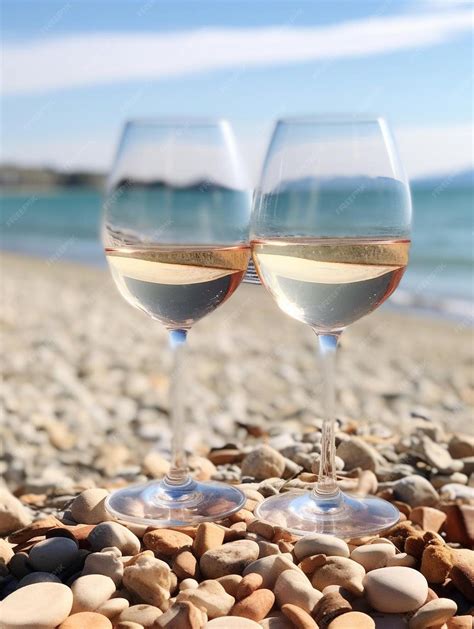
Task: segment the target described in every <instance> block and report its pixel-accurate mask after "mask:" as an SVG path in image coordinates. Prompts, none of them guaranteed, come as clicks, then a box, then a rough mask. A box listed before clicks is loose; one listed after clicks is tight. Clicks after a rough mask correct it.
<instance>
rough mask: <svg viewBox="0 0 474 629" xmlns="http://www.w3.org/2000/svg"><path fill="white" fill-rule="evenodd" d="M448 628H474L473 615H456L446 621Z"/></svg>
mask: <svg viewBox="0 0 474 629" xmlns="http://www.w3.org/2000/svg"><path fill="white" fill-rule="evenodd" d="M446 626H447V627H448V629H472V616H454V617H453V618H450V619H449V620H448V621H447V622H446Z"/></svg>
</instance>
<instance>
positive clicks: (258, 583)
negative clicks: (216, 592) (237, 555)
mask: <svg viewBox="0 0 474 629" xmlns="http://www.w3.org/2000/svg"><path fill="white" fill-rule="evenodd" d="M224 578H225V577H224ZM220 583H221V584H222V585H224V584H223V583H222V581H220ZM262 585H263V577H262V575H261V574H257V573H256V572H251V573H250V574H247V576H245V577H243V578H242V579H241V580H240V582H238V583H237V587H236V588H235V590H234V592H235V593H232V592H229V590H228V589H226V587H225V585H224V589H225V590H226V592H227V594H231V595H232V596H233V597H234V598H235V599H236V600H237V601H241V600H242V599H243V598H245V597H246V596H249V595H250V594H252V592H255V590H258V588H261V587H262ZM275 594H276V592H275Z"/></svg>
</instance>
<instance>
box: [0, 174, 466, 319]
mask: <svg viewBox="0 0 474 629" xmlns="http://www.w3.org/2000/svg"><path fill="white" fill-rule="evenodd" d="M412 199H413V209H414V221H413V233H412V248H411V252H410V263H409V266H408V270H407V272H406V273H405V276H404V277H403V279H402V282H401V284H400V287H399V289H398V290H397V291H396V292H395V294H394V295H393V297H392V298H391V299H390V302H389V303H391V304H392V306H393V305H395V306H397V307H403V308H416V309H418V310H426V311H429V312H431V313H438V314H440V315H443V316H450V317H454V318H456V319H460V320H463V321H464V322H466V323H470V322H472V318H473V304H474V276H473V260H474V212H473V188H472V187H469V186H464V187H456V186H454V184H452V183H451V184H449V183H448V185H446V186H445V187H443V186H442V185H437V186H436V185H424V186H415V187H413V189H412ZM0 202H1V211H0V226H1V227H0V248H1V249H5V250H9V251H16V252H24V253H31V254H34V255H39V256H41V257H44V258H46V259H48V260H49V261H50V262H56V261H60V260H64V259H67V260H75V261H81V262H85V263H88V264H94V265H97V264H99V265H102V264H105V259H104V256H103V252H102V246H101V244H100V237H99V233H100V225H99V224H100V214H101V203H102V198H101V195H100V193H99V192H98V191H97V190H92V189H74V188H68V189H57V190H48V191H31V192H25V191H22V192H19V191H4V192H3V193H2V194H1V197H0Z"/></svg>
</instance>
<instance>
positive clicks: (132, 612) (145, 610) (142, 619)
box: [119, 604, 163, 627]
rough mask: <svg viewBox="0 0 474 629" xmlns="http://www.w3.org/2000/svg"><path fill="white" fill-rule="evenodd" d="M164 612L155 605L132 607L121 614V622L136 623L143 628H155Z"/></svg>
mask: <svg viewBox="0 0 474 629" xmlns="http://www.w3.org/2000/svg"><path fill="white" fill-rule="evenodd" d="M162 614H163V612H162V611H161V609H159V608H158V607H156V606H155V605H144V604H141V605H132V606H131V607H128V608H127V609H124V610H123V611H122V612H120V616H119V620H120V622H136V623H138V624H140V625H142V626H143V627H153V626H154V625H155V622H156V621H157V620H158V618H160V617H161V616H162Z"/></svg>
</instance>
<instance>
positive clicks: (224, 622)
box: [204, 616, 262, 629]
mask: <svg viewBox="0 0 474 629" xmlns="http://www.w3.org/2000/svg"><path fill="white" fill-rule="evenodd" d="M204 627H205V629H208V628H209V629H262V628H261V625H259V624H258V622H255V621H254V620H250V619H249V618H241V617H240V616H227V618H213V619H212V620H210V621H209V622H207V623H206V624H205V625H204Z"/></svg>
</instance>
